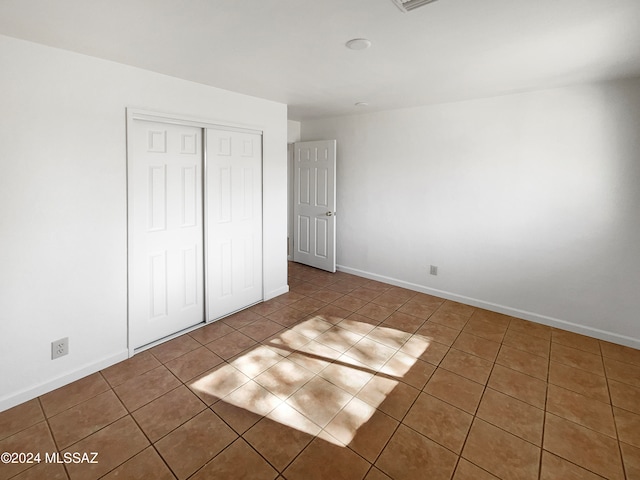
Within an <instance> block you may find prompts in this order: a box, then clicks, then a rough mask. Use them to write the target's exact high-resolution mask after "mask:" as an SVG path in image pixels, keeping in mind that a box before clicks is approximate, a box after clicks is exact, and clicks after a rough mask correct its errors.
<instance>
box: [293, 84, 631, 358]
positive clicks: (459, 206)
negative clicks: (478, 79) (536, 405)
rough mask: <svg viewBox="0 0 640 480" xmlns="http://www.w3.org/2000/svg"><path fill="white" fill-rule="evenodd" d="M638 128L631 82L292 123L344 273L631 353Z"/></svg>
mask: <svg viewBox="0 0 640 480" xmlns="http://www.w3.org/2000/svg"><path fill="white" fill-rule="evenodd" d="M639 132H640V80H639V79H630V80H625V81H617V82H609V83H600V84H592V85H580V86H574V87H568V88H560V89H553V90H544V91H536V92H529V93H521V94H515V95H509V96H503V97H496V98H489V99H481V100H475V101H468V102H460V103H451V104H441V105H435V106H427V107H420V108H412V109H403V110H395V111H387V112H380V113H370V114H361V115H354V116H345V117H336V118H329V119H320V120H310V121H303V122H302V139H303V140H305V141H307V140H320V139H333V138H335V139H337V141H338V166H337V185H338V186H337V191H338V198H337V201H338V205H337V211H338V217H337V220H338V223H337V258H338V264H339V265H340V268H341V269H343V270H346V271H353V272H354V273H360V274H362V275H369V276H372V277H374V278H379V279H383V280H384V279H386V280H389V281H395V282H397V283H400V284H403V285H406V286H410V287H412V288H416V289H422V290H424V291H429V292H431V293H436V294H438V292H440V294H441V295H442V296H446V297H447V298H452V299H457V300H460V301H463V302H467V303H472V304H476V305H478V306H484V307H485V308H490V309H493V310H497V311H503V312H505V313H510V314H513V315H515V316H520V317H521V318H530V319H533V320H537V321H540V322H543V323H547V324H552V325H557V326H559V327H564V328H568V329H572V330H574V331H580V332H582V333H587V334H592V335H599V336H600V337H601V338H606V339H609V340H612V341H617V342H619V343H625V344H628V345H635V346H636V347H640V322H639V321H638V312H639V311H640V296H639V295H638V292H639V291H640V215H639V214H638V206H639V205H640V161H639V160H638V159H639V156H638V155H639V154H638V152H640V134H639ZM430 265H436V266H438V275H437V276H433V275H430V274H429V267H430Z"/></svg>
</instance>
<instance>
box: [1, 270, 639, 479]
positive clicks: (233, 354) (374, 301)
mask: <svg viewBox="0 0 640 480" xmlns="http://www.w3.org/2000/svg"><path fill="white" fill-rule="evenodd" d="M289 285H290V287H291V291H290V292H289V293H287V294H285V295H282V296H280V297H277V298H275V299H272V300H269V301H267V302H264V303H261V304H258V305H255V306H253V307H251V308H249V309H247V310H245V311H242V312H239V313H237V314H234V315H232V316H230V317H227V318H226V319H223V320H221V321H219V322H216V323H214V324H210V325H207V326H205V327H203V328H200V329H198V330H195V331H193V332H190V333H189V334H185V335H182V336H180V337H178V338H176V339H174V340H171V341H169V342H166V343H164V344H162V345H159V346H157V347H154V348H152V349H150V350H147V351H145V352H143V353H140V354H138V355H135V356H134V357H132V358H131V359H129V360H126V361H124V362H121V363H119V364H117V365H114V366H112V367H109V368H107V369H105V370H103V371H101V372H98V373H95V374H93V375H90V376H88V377H85V378H83V379H81V380H78V381H77V382H74V383H72V384H70V385H67V386H65V387H62V388H60V389H58V390H55V391H53V392H50V393H48V394H46V395H43V396H41V397H39V398H37V399H34V400H31V401H29V402H26V403H24V404H21V405H18V406H17V407H14V408H12V409H10V410H7V411H5V412H0V452H34V453H35V452H40V453H41V458H42V459H44V458H45V454H47V453H48V454H50V453H51V452H60V455H61V456H64V455H65V454H74V453H76V454H77V453H84V452H98V457H97V460H98V463H95V464H88V463H68V464H63V463H52V462H44V461H42V462H40V463H35V464H0V479H8V478H14V479H28V478H51V479H58V478H59V479H67V478H71V479H76V478H78V479H83V480H84V479H93V478H127V479H136V478H140V479H143V478H154V479H165V478H166V479H172V478H178V479H186V478H193V479H206V478H255V479H263V478H264V479H275V478H285V479H288V480H296V479H305V480H306V479H312V480H313V479H325V478H332V479H345V480H350V479H363V478H366V479H367V480H377V479H388V478H392V479H413V478H433V479H435V480H438V479H443V480H444V479H454V480H465V479H472V478H473V479H480V480H482V479H495V478H498V479H504V480H509V479H531V480H537V479H541V480H550V479H555V478H563V479H569V480H570V479H598V478H611V479H625V478H626V479H628V480H631V479H638V478H640V351H638V350H635V349H631V348H628V347H623V346H619V345H615V344H611V343H607V342H602V341H599V340H596V339H593V338H590V337H585V336H582V335H577V334H574V333H571V332H567V331H564V330H558V329H552V328H549V327H546V326H543V325H539V324H535V323H532V322H527V321H524V320H520V319H516V318H513V317H508V316H506V315H501V314H497V313H493V312H489V311H486V310H482V309H478V308H474V307H470V306H468V305H463V304H459V303H456V302H451V301H445V300H443V299H440V298H437V297H433V296H430V295H425V294H421V293H416V292H413V291H410V290H406V289H402V288H398V287H394V286H391V285H387V284H383V283H380V282H375V281H372V280H367V279H364V278H360V277H356V276H353V275H349V274H345V273H342V272H338V273H335V274H330V273H327V272H322V271H318V270H316V269H313V268H310V267H306V266H303V265H300V264H293V263H290V264H289Z"/></svg>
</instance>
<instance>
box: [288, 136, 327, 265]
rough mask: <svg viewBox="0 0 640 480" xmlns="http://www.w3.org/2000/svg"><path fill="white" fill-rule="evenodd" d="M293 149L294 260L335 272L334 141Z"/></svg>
mask: <svg viewBox="0 0 640 480" xmlns="http://www.w3.org/2000/svg"><path fill="white" fill-rule="evenodd" d="M294 148H295V153H294V155H295V156H294V184H293V189H294V201H293V218H294V226H293V260H294V261H296V262H299V263H304V264H306V265H311V266H312V267H316V268H321V269H323V270H327V271H329V272H335V271H336V246H335V244H336V188H335V183H336V141H335V140H324V141H319V142H298V143H296V144H295V147H294Z"/></svg>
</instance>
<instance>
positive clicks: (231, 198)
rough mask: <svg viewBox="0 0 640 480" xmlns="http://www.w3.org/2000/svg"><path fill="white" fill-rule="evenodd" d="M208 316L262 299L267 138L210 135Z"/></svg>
mask: <svg viewBox="0 0 640 480" xmlns="http://www.w3.org/2000/svg"><path fill="white" fill-rule="evenodd" d="M206 148H207V155H206V156H207V160H206V162H207V174H206V176H207V178H206V188H207V193H206V212H207V214H206V217H207V226H206V229H207V234H206V251H207V254H206V255H207V262H206V265H207V273H206V274H207V302H208V306H207V312H208V317H207V319H208V320H215V319H218V318H220V317H223V316H225V315H228V314H229V313H232V312H234V311H236V310H240V309H242V308H244V307H246V306H249V305H251V304H253V303H257V302H259V301H261V300H262V298H263V293H262V136H261V135H259V134H253V133H243V132H235V131H224V130H214V129H207V130H206Z"/></svg>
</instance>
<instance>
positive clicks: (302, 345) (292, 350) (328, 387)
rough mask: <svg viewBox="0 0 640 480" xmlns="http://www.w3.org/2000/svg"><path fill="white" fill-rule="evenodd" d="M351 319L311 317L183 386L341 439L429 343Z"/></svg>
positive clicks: (330, 438) (361, 421)
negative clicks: (344, 324) (343, 322)
mask: <svg viewBox="0 0 640 480" xmlns="http://www.w3.org/2000/svg"><path fill="white" fill-rule="evenodd" d="M358 323H360V322H354V321H351V322H350V324H349V326H350V329H349V330H347V329H343V328H340V327H337V326H335V325H332V324H331V323H329V322H327V321H325V320H324V319H323V317H322V316H321V315H318V316H315V317H312V318H310V319H309V320H306V321H304V322H302V323H299V324H297V325H296V326H294V327H293V328H291V329H288V330H287V331H285V332H283V333H281V334H277V335H275V336H274V337H272V338H271V339H269V340H268V341H265V343H264V344H263V345H259V346H257V347H256V348H254V349H251V350H250V351H248V352H246V353H244V354H242V355H239V356H238V357H236V358H234V359H232V360H230V361H229V363H228V364H224V365H223V366H221V367H219V368H217V369H215V370H213V371H212V372H210V373H208V374H207V375H205V376H203V377H201V378H199V379H197V380H195V381H194V382H192V383H191V385H190V386H191V388H193V389H194V390H195V391H197V392H199V393H200V394H201V395H202V396H203V397H205V398H208V399H210V400H213V401H215V400H218V399H221V400H222V401H224V402H226V403H229V404H232V405H234V406H236V407H239V408H242V409H245V410H248V411H250V412H253V413H255V414H258V415H262V416H266V417H268V418H270V419H271V420H274V421H277V422H279V423H281V424H283V425H286V426H288V427H290V428H294V429H296V430H299V431H302V432H305V433H307V434H309V435H313V436H316V435H321V437H322V438H323V439H324V440H327V441H330V442H332V443H334V444H336V445H340V446H344V445H348V444H349V443H350V442H351V441H352V440H353V438H354V436H355V435H356V433H357V431H358V429H359V428H360V427H361V426H362V425H363V424H365V423H366V422H367V421H368V420H369V419H370V418H371V416H372V415H373V414H374V413H375V411H376V408H377V407H378V406H379V405H380V404H381V403H382V402H383V401H384V400H385V398H387V396H388V395H389V394H390V393H391V392H392V391H393V389H394V388H395V387H396V385H397V384H398V382H399V379H400V378H402V377H403V376H404V375H406V374H407V372H409V370H410V369H411V368H412V367H413V365H414V364H415V362H416V361H417V358H418V357H420V356H421V355H422V354H423V353H424V352H425V351H426V350H427V349H428V348H429V344H430V339H429V338H428V337H423V336H420V335H410V334H407V333H406V332H403V331H401V330H396V329H393V328H387V327H381V326H378V327H374V328H372V329H368V328H367V327H366V325H367V324H364V323H363V324H362V328H358V327H359V325H357V324H358ZM367 330H368V331H369V333H368V334H367V335H364V336H363V335H361V334H358V333H356V332H357V331H363V332H364V331H367ZM372 338H373V339H375V341H374V340H372ZM401 347H402V351H399V350H398V349H400V348H401ZM338 387H339V388H338ZM339 412H340V415H339V416H337V414H338V413H339ZM332 420H333V421H332ZM329 422H331V428H329V429H327V430H328V431H329V432H330V434H327V433H326V431H323V429H324V428H325V427H327V426H328V424H329Z"/></svg>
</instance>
